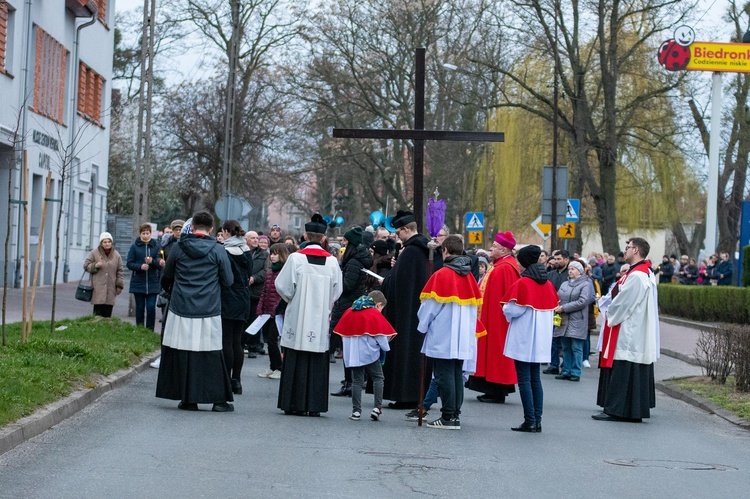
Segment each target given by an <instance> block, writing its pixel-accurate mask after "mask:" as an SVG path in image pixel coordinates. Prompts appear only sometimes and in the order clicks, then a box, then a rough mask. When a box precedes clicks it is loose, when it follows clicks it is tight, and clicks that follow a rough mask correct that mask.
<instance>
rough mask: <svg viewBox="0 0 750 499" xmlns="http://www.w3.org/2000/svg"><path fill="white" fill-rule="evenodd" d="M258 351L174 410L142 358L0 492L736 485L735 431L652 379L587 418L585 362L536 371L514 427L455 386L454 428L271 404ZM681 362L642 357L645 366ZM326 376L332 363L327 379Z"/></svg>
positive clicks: (336, 492)
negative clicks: (632, 420)
mask: <svg viewBox="0 0 750 499" xmlns="http://www.w3.org/2000/svg"><path fill="white" fill-rule="evenodd" d="M267 362H268V361H267V358H266V357H260V358H258V359H252V360H248V362H247V363H246V367H245V370H244V372H243V382H244V386H245V390H246V393H245V394H244V395H241V396H238V397H237V401H236V408H237V411H236V412H235V413H231V414H217V413H212V412H210V411H209V410H208V409H210V406H202V407H201V409H202V411H201V412H199V413H185V412H182V411H178V410H177V409H176V404H175V403H173V402H171V401H165V400H160V399H156V398H154V386H155V382H156V371H155V370H153V369H151V370H148V371H147V372H145V373H144V374H142V375H140V376H137V377H136V378H135V380H134V381H133V382H131V383H130V384H129V385H127V386H125V387H124V388H121V389H119V390H116V391H114V392H110V393H109V394H107V395H105V396H104V397H102V398H101V399H100V400H99V401H98V402H97V403H95V404H93V405H91V406H89V407H88V408H87V409H85V410H84V411H82V412H81V413H79V414H77V415H76V416H74V417H73V418H71V419H69V420H67V421H65V422H64V423H62V424H60V425H59V426H58V427H56V428H53V429H52V430H51V431H48V432H46V433H44V434H42V435H40V436H38V437H35V438H33V439H31V440H30V441H28V442H26V443H24V444H22V445H20V446H19V447H16V448H15V449H14V450H12V451H10V452H8V453H6V454H5V455H3V456H0V497H2V498H14V499H19V498H80V497H108V498H120V497H122V498H126V497H128V498H129V497H138V496H144V497H165V498H171V497H191V498H192V497H211V498H214V497H294V496H297V497H299V496H303V497H343V498H352V497H387V496H390V497H425V496H437V497H452V498H455V497H492V496H500V495H502V496H506V497H522V496H523V497H581V496H593V495H610V496H615V497H651V496H655V497H659V496H663V497H708V496H714V495H716V494H717V493H719V491H720V493H721V495H722V496H724V497H746V496H747V490H748V486H749V485H750V434H749V433H748V432H746V431H744V430H742V429H740V428H738V427H736V426H734V425H732V424H730V423H728V422H726V421H724V420H723V419H720V418H718V417H716V416H712V415H709V414H707V413H705V412H703V411H701V410H698V409H696V408H694V407H692V406H690V405H688V404H685V403H683V402H680V401H678V400H674V399H671V398H669V397H667V396H665V395H663V394H661V393H658V392H657V408H656V410H655V411H654V413H653V417H652V418H651V419H650V420H648V421H647V422H645V423H643V424H620V423H603V422H597V421H594V420H592V419H591V418H590V417H589V416H590V415H591V414H593V413H594V412H597V408H596V406H595V404H594V401H595V394H596V383H597V377H598V371H597V370H596V369H591V370H585V372H584V374H583V379H582V381H581V383H571V382H567V381H556V380H554V379H552V378H551V377H549V376H544V378H545V379H544V386H545V395H546V400H545V415H544V423H543V424H544V433H542V434H518V433H514V432H511V431H510V426H511V425H515V424H518V423H519V422H521V419H522V410H521V404H520V401H519V398H518V395H517V394H516V395H512V396H511V397H510V398H509V401H508V403H507V404H505V405H487V404H482V403H479V402H478V401H476V399H474V398H473V395H474V394H473V393H472V392H467V399H466V402H465V405H464V410H463V414H462V418H461V420H462V429H461V430H460V431H440V430H432V429H429V428H426V427H422V428H418V427H417V425H416V423H410V422H407V421H405V420H404V419H403V411H394V410H385V411H384V416H383V420H382V421H380V422H373V421H369V420H364V419H363V420H362V421H359V422H353V421H349V420H348V419H347V417H348V415H349V413H350V409H351V408H350V399H341V398H336V397H331V399H330V411H329V412H328V413H327V414H325V415H324V416H323V417H321V418H303V417H295V416H284V415H283V414H281V413H280V411H278V410H277V409H276V408H275V406H276V404H275V402H276V400H275V399H276V389H277V386H278V384H277V383H278V382H277V381H273V380H265V379H259V378H257V377H256V373H257V372H259V371H261V370H263V369H264V368H266V367H267ZM691 369H693V370H694V369H695V368H694V367H693V366H689V365H687V364H684V363H682V362H680V361H677V360H674V359H669V358H665V357H662V359H661V361H660V362H659V363H658V364H657V373H658V377H659V378H663V377H665V376H666V375H670V374H672V373H680V372H688V373H689V372H690V370H691ZM341 377H342V364H341V362H339V363H337V364H336V365H335V366H333V370H332V375H331V386H330V388H331V390H334V389H335V388H337V386H338V380H339V379H341ZM371 400H372V399H371V398H370V396H365V398H364V402H365V407H367V403H369V402H371ZM698 463H700V464H698ZM700 466H705V467H708V468H710V469H709V470H701V471H698V470H696V469H695V468H696V467H700Z"/></svg>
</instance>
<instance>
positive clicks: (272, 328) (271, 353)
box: [263, 317, 281, 371]
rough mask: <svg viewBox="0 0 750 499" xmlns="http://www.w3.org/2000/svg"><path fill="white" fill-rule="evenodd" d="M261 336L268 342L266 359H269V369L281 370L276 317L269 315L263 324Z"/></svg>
mask: <svg viewBox="0 0 750 499" xmlns="http://www.w3.org/2000/svg"><path fill="white" fill-rule="evenodd" d="M263 336H264V337H265V338H266V341H267V342H268V360H270V361H271V371H281V350H279V328H277V327H276V317H271V318H270V319H268V322H266V323H265V324H264V325H263Z"/></svg>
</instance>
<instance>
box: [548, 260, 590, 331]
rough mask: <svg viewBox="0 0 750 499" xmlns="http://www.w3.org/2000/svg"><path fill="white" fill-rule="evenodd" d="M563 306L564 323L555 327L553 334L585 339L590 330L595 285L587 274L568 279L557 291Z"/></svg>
mask: <svg viewBox="0 0 750 499" xmlns="http://www.w3.org/2000/svg"><path fill="white" fill-rule="evenodd" d="M557 295H558V296H559V297H560V306H561V307H562V308H563V313H562V314H560V315H561V316H562V324H560V325H559V326H557V327H555V331H554V334H553V336H554V337H559V336H565V337H566V338H576V339H579V340H585V339H586V337H587V336H588V332H589V305H591V302H592V300H593V299H594V285H593V284H592V282H591V279H590V278H589V276H587V275H582V276H579V277H578V278H577V279H568V280H567V281H565V282H564V283H562V286H560V289H559V290H558V291H557Z"/></svg>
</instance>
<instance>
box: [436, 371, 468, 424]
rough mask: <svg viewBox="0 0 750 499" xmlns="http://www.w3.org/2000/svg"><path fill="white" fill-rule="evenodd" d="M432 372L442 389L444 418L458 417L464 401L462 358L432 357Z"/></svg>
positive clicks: (441, 397) (440, 389) (441, 409)
mask: <svg viewBox="0 0 750 499" xmlns="http://www.w3.org/2000/svg"><path fill="white" fill-rule="evenodd" d="M430 360H432V362H433V365H432V373H433V375H434V376H435V382H436V383H437V385H438V390H439V391H440V399H441V400H442V402H443V406H442V407H441V408H440V412H441V413H442V417H443V419H454V418H458V416H459V414H461V406H462V405H463V403H464V376H463V372H462V369H463V365H464V361H463V360H461V359H434V358H433V359H430Z"/></svg>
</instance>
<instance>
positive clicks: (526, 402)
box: [515, 360, 544, 426]
mask: <svg viewBox="0 0 750 499" xmlns="http://www.w3.org/2000/svg"><path fill="white" fill-rule="evenodd" d="M515 364H516V375H517V376H518V393H519V394H520V395H521V403H522V404H523V422H524V423H525V424H526V425H527V426H537V425H540V424H542V406H543V405H544V392H543V391H542V380H541V376H540V375H539V364H538V363H530V362H522V361H520V360H516V361H515Z"/></svg>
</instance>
